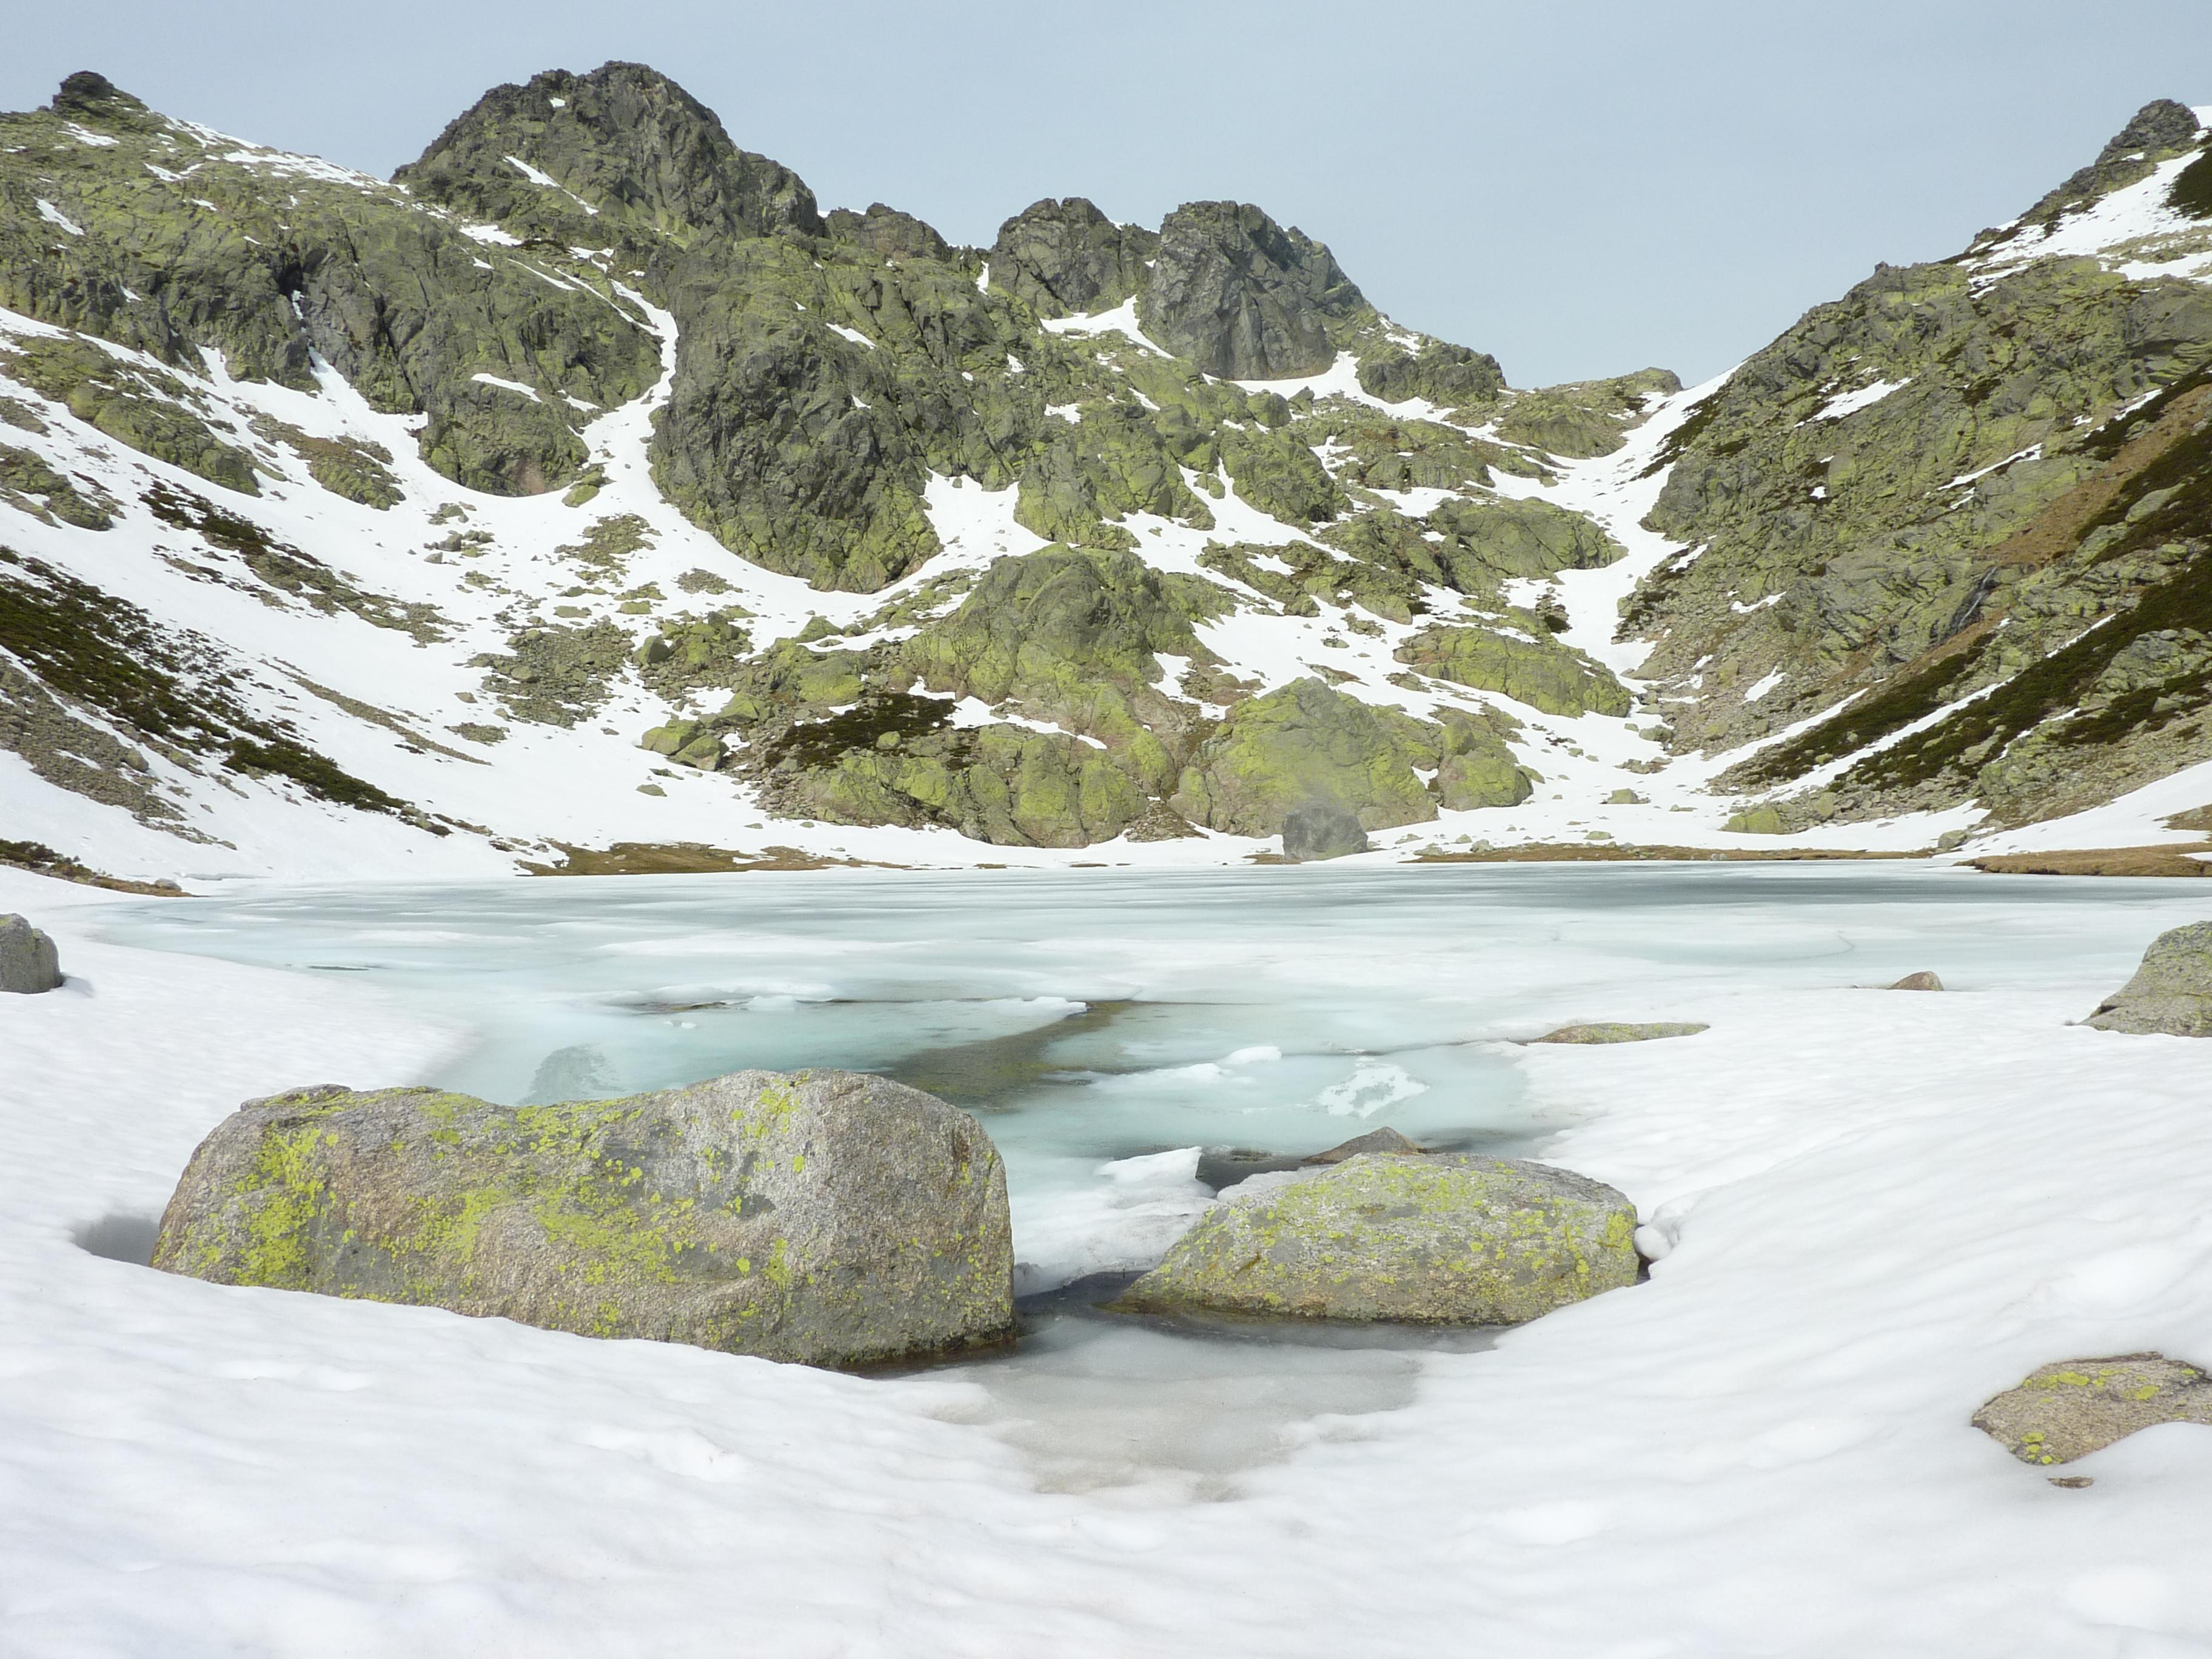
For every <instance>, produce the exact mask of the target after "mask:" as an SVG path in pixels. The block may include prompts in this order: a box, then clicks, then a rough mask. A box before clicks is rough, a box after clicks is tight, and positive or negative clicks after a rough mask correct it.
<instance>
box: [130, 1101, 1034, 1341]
mask: <svg viewBox="0 0 2212 1659" xmlns="http://www.w3.org/2000/svg"><path fill="white" fill-rule="evenodd" d="M154 1265H155V1267H161V1268H164V1269H166V1270H167V1271H169V1272H171V1273H186V1274H190V1275H191V1276H193V1277H195V1278H199V1279H211V1280H214V1281H216V1282H217V1283H220V1284H226V1285H270V1286H274V1287H276V1288H278V1289H283V1290H295V1291H321V1292H323V1293H325V1294H326V1295H331V1296H346V1297H367V1298H368V1299H371V1300H374V1301H382V1302H408V1303H418V1304H429V1305H432V1306H436V1307H442V1308H450V1309H452V1310H453V1311H454V1312H456V1313H463V1314H471V1315H477V1316H501V1317H504V1318H507V1319H514V1320H519V1321H520V1322H523V1323H525V1324H529V1325H540V1326H544V1327H546V1328H549V1329H553V1330H562V1331H573V1332H576V1333H579V1334H584V1335H590V1336H613V1337H647V1338H652V1339H654V1340H661V1341H672V1342H690V1343H694V1344H696V1345H697V1346H701V1347H708V1348H719V1349H721V1350H724V1351H725V1352H732V1353H746V1354H758V1355H761V1356H763V1357H764V1358H770V1359H782V1360H794V1361H799V1362H801V1363H804V1364H816V1365H856V1364H872V1363H879V1362H884V1361H889V1360H896V1359H901V1358H908V1357H911V1356H915V1355H919V1354H925V1353H932V1352H943V1351H947V1350H952V1349H957V1348H962V1347H965V1346H975V1345H978V1344H987V1343H991V1342H995V1341H998V1340H1002V1339H1004V1338H1006V1336H1008V1335H1009V1334H1011V1333H1012V1327H1013V1302H1012V1296H1013V1248H1012V1233H1011V1230H1010V1226H1009V1222H1008V1218H1007V1210H1006V1174H1005V1170H1004V1169H1003V1167H1002V1166H1001V1164H1000V1161H999V1155H998V1152H997V1151H996V1149H995V1148H994V1147H993V1146H992V1145H991V1141H990V1138H989V1137H988V1136H987V1135H986V1134H985V1133H983V1131H982V1130H981V1128H980V1127H977V1125H976V1123H975V1120H974V1119H973V1118H971V1117H969V1115H967V1114H966V1113H964V1112H961V1111H958V1110H957V1109H954V1108H952V1107H951V1106H948V1105H946V1104H945V1103H944V1102H943V1101H941V1100H939V1099H937V1098H936V1097H933V1096H930V1095H926V1094H923V1093H922V1092H921V1091H919V1090H916V1089H910V1088H908V1087H906V1086H905V1085H902V1084H897V1083H892V1082H890V1081H887V1080H886V1079H882V1078H876V1077H869V1076H865V1075H862V1074H860V1073H852V1072H834V1071H832V1072H811V1073H809V1072H801V1073H795V1074H792V1075H784V1074H781V1073H773V1072H739V1073H735V1074H734V1075H732V1076H729V1077H724V1078H716V1079H713V1080H712V1081H710V1082H706V1083H700V1084H695V1085H692V1086H691V1087H690V1088H686V1089H671V1090H666V1091H661V1092H659V1093H655V1094H646V1095H636V1096H633V1097H629V1098H628V1099H624V1100H599V1101H578V1102H572V1103H567V1104H562V1105H547V1106H497V1105H493V1104H490V1103H488V1102H485V1101H482V1100H477V1099H472V1098H471V1097H469V1096H466V1095H458V1094H450V1093H447V1092H444V1091H440V1090H436V1089H383V1090H377V1091H368V1092H359V1093H357V1092H356V1091H351V1090H349V1089H343V1088H339V1087H337V1086H335V1085H325V1086H323V1087H319V1088H312V1089H301V1090H295V1091H291V1092H289V1093H287V1094H282V1095H275V1096H271V1097H269V1098H267V1099H265V1100H259V1101H250V1102H248V1103H246V1105H244V1106H242V1107H240V1109H238V1111H236V1112H235V1113H234V1114H233V1115H231V1116H230V1117H228V1118H227V1119H226V1120H224V1121H223V1122H222V1123H221V1124H220V1125H218V1126H217V1127H216V1130H215V1132H214V1133H212V1134H210V1136H209V1137H208V1138H207V1139H206V1140H204V1142H202V1143H201V1145H200V1147H199V1150H198V1151H197V1152H195V1153H194V1154H193V1155H192V1159H191V1164H189V1165H188V1166H187V1167H186V1169H185V1174H184V1178H183V1179H182V1180H181V1181H180V1182H179V1183H178V1186H177V1190H176V1194H175V1196H174V1197H173V1198H172V1199H171V1200H169V1206H168V1209H167V1212H166V1213H165V1214H164V1215H163V1216H162V1218H161V1237H160V1242H159V1243H157V1244H156V1245H155V1251H154Z"/></svg>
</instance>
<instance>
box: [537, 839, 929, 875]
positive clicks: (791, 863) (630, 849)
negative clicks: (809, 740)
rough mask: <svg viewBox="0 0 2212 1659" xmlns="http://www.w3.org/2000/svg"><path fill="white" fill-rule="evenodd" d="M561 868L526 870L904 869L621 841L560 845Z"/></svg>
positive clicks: (782, 852) (794, 852) (791, 851)
mask: <svg viewBox="0 0 2212 1659" xmlns="http://www.w3.org/2000/svg"><path fill="white" fill-rule="evenodd" d="M554 845H555V846H556V847H558V848H560V849H561V856H562V862H561V863H559V864H534V863H532V862H530V861H528V860H525V861H524V862H523V865H522V868H523V869H524V871H525V872H527V873H528V874H531V875H533V876H702V875H733V874H739V873H742V872H746V871H751V870H831V869H847V870H858V869H873V870H902V869H904V868H906V867H907V866H904V865H898V864H878V863H873V862H872V861H871V860H867V859H831V858H819V857H817V856H816V855H815V854H811V853H802V852H800V851H799V849H798V848H795V847H763V848H761V849H760V850H759V851H758V852H754V853H740V852H733V851H732V850H731V849H729V848H725V847H707V846H703V845H701V844H700V843H698V842H641V841H618V842H615V843H614V844H613V845H612V846H610V847H605V848H590V847H571V846H569V845H568V843H567V842H555V843H554Z"/></svg>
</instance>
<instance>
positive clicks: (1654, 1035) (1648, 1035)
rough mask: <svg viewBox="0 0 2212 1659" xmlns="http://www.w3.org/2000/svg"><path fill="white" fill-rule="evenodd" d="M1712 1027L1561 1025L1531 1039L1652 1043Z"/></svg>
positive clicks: (1673, 1022) (1665, 1023)
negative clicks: (1663, 1038) (1557, 1028)
mask: <svg viewBox="0 0 2212 1659" xmlns="http://www.w3.org/2000/svg"><path fill="white" fill-rule="evenodd" d="M1705 1030H1711V1027H1710V1026H1709V1025H1706V1024H1702V1023H1700V1022H1693V1021H1680V1020H1660V1021H1657V1022H1655V1023H1653V1024H1648V1025H1623V1024H1612V1023H1607V1022H1603V1021H1601V1022H1598V1023H1596V1024H1589V1025H1562V1026H1561V1027H1559V1030H1556V1031H1547V1032H1546V1033H1545V1034H1544V1035H1543V1036H1540V1037H1532V1038H1530V1039H1529V1040H1530V1041H1531V1042H1654V1041H1656V1040H1657V1039H1658V1038H1660V1037H1678V1036H1697V1034H1698V1033H1699V1032H1700V1031H1705Z"/></svg>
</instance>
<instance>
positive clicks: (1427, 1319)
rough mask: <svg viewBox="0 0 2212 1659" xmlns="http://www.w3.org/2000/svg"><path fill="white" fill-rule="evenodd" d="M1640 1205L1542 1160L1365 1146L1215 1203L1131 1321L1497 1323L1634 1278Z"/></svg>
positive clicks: (1151, 1284) (1158, 1274)
mask: <svg viewBox="0 0 2212 1659" xmlns="http://www.w3.org/2000/svg"><path fill="white" fill-rule="evenodd" d="M1635 1231H1636V1210H1635V1206H1633V1205H1632V1204H1630V1202H1629V1201H1628V1200H1627V1199H1626V1198H1625V1197H1623V1196H1622V1195H1621V1194H1620V1193H1617V1192H1615V1191H1614V1190H1613V1188H1610V1187H1607V1186H1604V1185H1601V1183H1599V1182H1595V1181H1590V1180H1588V1179H1586V1178H1584V1177H1583V1176H1578V1175H1574V1174H1571V1173H1570V1172H1568V1171H1567V1170H1554V1169H1551V1168H1549V1167H1547V1166H1546V1165H1544V1164H1527V1163H1522V1162H1518V1161H1516V1160H1510V1159H1505V1158H1472V1157H1468V1156H1464V1155H1462V1154H1456V1153H1438V1154H1432V1155H1431V1156H1428V1157H1424V1158H1411V1157H1407V1156H1405V1155H1403V1154H1402V1153H1390V1152H1385V1153H1380V1154H1377V1153H1373V1152H1364V1153H1358V1154H1355V1155H1354V1156H1352V1157H1350V1158H1346V1159H1345V1160H1344V1161H1343V1162H1342V1163H1340V1164H1327V1165H1323V1166H1321V1167H1318V1168H1311V1169H1303V1170H1289V1171H1285V1172H1283V1173H1280V1174H1274V1175H1261V1176H1253V1177H1252V1178H1251V1179H1250V1180H1249V1181H1247V1182H1243V1184H1241V1185H1239V1186H1237V1187H1232V1188H1230V1189H1229V1190H1228V1191H1227V1192H1225V1193H1224V1194H1222V1201H1221V1202H1220V1203H1219V1204H1218V1205H1216V1206H1214V1207H1213V1208H1212V1209H1211V1210H1209V1211H1208V1212H1206V1215H1205V1216H1204V1217H1203V1218H1200V1221H1199V1223H1198V1225H1195V1226H1194V1227H1193V1228H1192V1229H1191V1230H1190V1231H1188V1233H1186V1234H1184V1235H1183V1237H1182V1238H1181V1239H1180V1240H1178V1241H1177V1243H1176V1246H1175V1248H1174V1249H1171V1250H1170V1251H1169V1252H1168V1255H1167V1257H1166V1259H1165V1260H1164V1261H1162V1262H1161V1263H1160V1265H1159V1266H1158V1267H1155V1268H1154V1269H1153V1270H1152V1272H1151V1273H1146V1275H1145V1276H1144V1277H1143V1278H1142V1279H1139V1280H1138V1281H1137V1282H1136V1283H1135V1284H1134V1285H1131V1286H1130V1287H1129V1290H1128V1291H1127V1293H1126V1294H1125V1295H1124V1296H1123V1297H1122V1298H1121V1305H1122V1306H1124V1307H1127V1308H1130V1309H1132V1310H1139V1311H1155V1312H1176V1311H1205V1312H1214V1313H1236V1314H1276V1315H1288V1316H1295V1317H1299V1318H1308V1319H1351V1320H1402V1321H1407V1322H1418V1323H1425V1324H1465V1325H1507V1324H1516V1323H1518V1322H1521V1321H1522V1320H1528V1319H1534V1318H1535V1317H1536V1316H1538V1315H1540V1314H1546V1313H1549V1312H1550V1311H1551V1310H1553V1309H1554V1308H1558V1307H1563V1306H1565V1304H1568V1303H1570V1302H1579V1301H1581V1300H1582V1299H1583V1298H1584V1297H1589V1296H1594V1295H1595V1294H1596V1293H1597V1292H1599V1291H1608V1290H1612V1289H1613V1288H1614V1287H1616V1286H1618V1285H1627V1284H1631V1283H1632V1282H1633V1281H1634V1280H1635V1278H1636V1273H1637V1267H1638V1259H1637V1255H1636V1249H1635V1246H1634V1244H1633V1243H1632V1237H1633V1235H1634V1233H1635Z"/></svg>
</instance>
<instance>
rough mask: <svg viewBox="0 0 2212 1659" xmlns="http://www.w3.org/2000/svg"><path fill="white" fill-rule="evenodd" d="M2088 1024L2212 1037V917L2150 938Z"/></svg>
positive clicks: (2107, 1027)
mask: <svg viewBox="0 0 2212 1659" xmlns="http://www.w3.org/2000/svg"><path fill="white" fill-rule="evenodd" d="M2087 1023H2088V1024H2091V1025H2093V1026H2095V1027H2097V1029H2098V1030H2102V1031H2133V1032H2137V1033H2150V1032H2163V1033H2165V1034H2166V1035H2168V1036H2212V921H2195V922H2191V923H2190V924H2189V926H2187V927H2175V928H2172V929H2170V930H2169V931H2167V932H2166V933H2160V935H2159V936H2158V937H2157V938H2156V939H2153V940H2152V941H2151V945H2150V949H2149V950H2148V951H2144V952H2143V959H2142V967H2140V968H2138V969H2136V975H2135V977H2134V978H2133V979H2131V980H2130V981H2128V982H2127V983H2126V984H2125V985H2123V986H2122V987H2120V988H2119V989H2118V990H2117V991H2115V992H2114V993H2113V994H2112V995H2111V996H2108V997H2106V999H2105V1000H2103V1001H2102V1002H2100V1003H2099V1004H2098V1005H2097V1012H2095V1013H2093V1014H2092V1015H2090V1016H2089V1018H2088V1022H2087Z"/></svg>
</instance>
